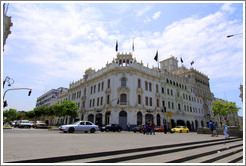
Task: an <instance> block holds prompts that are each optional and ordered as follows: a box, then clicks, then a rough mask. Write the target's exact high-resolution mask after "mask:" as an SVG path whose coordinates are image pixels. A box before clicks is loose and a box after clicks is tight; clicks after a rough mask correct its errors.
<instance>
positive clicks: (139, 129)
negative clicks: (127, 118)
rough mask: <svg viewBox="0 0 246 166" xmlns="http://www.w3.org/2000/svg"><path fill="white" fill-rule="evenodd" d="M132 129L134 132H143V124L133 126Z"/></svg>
mask: <svg viewBox="0 0 246 166" xmlns="http://www.w3.org/2000/svg"><path fill="white" fill-rule="evenodd" d="M132 131H133V132H134V133H136V132H140V133H142V125H139V126H135V127H133V128H132Z"/></svg>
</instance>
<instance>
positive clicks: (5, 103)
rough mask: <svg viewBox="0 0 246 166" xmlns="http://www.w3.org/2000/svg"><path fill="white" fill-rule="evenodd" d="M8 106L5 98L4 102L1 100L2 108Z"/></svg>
mask: <svg viewBox="0 0 246 166" xmlns="http://www.w3.org/2000/svg"><path fill="white" fill-rule="evenodd" d="M7 106H8V103H7V100H5V101H4V102H3V108H5V107H7Z"/></svg>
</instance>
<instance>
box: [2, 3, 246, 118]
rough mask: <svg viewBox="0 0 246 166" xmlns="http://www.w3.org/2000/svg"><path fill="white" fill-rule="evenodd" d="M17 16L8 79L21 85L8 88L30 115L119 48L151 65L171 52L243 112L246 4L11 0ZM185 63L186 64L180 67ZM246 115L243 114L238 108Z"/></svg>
mask: <svg viewBox="0 0 246 166" xmlns="http://www.w3.org/2000/svg"><path fill="white" fill-rule="evenodd" d="M7 15H9V16H11V17H12V22H13V26H12V27H11V31H12V33H11V34H10V35H9V37H8V39H7V42H6V45H5V51H4V54H3V57H2V60H3V61H2V62H3V74H2V77H3V79H4V78H5V77H6V76H9V77H11V78H13V79H14V80H15V83H14V84H12V86H11V87H8V86H7V85H6V86H5V88H4V91H5V90H7V89H8V88H23V87H25V88H32V89H33V90H32V95H31V96H27V94H28V91H25V90H22V91H9V92H8V93H6V97H5V99H6V100H7V101H8V107H7V109H9V108H15V109H17V110H25V111H29V110H32V109H33V108H34V107H35V104H36V99H37V97H39V96H40V95H42V94H43V93H44V92H47V91H48V90H50V89H52V88H59V87H69V83H70V82H72V81H77V80H79V79H81V78H82V77H83V74H84V71H85V70H86V69H87V68H89V67H92V68H94V69H96V70H98V69H101V68H102V67H105V65H106V63H107V62H111V61H112V60H113V58H115V57H116V53H115V42H116V40H118V41H119V51H120V52H129V51H131V46H132V40H133V39H134V44H135V52H134V56H135V57H136V59H137V60H138V61H141V60H142V62H143V63H144V65H145V66H147V65H148V66H149V67H152V66H156V62H155V61H154V59H153V58H154V56H155V52H156V50H158V52H159V59H160V61H161V60H164V59H166V58H169V57H170V56H171V55H173V56H175V57H177V58H178V59H180V57H182V59H183V60H184V65H185V66H186V67H188V68H189V67H190V61H192V60H194V62H195V63H194V65H193V67H194V68H195V69H197V70H199V71H201V72H202V73H204V74H205V75H207V76H208V77H209V78H210V88H211V91H212V92H213V93H214V95H215V97H218V98H222V99H226V100H229V101H233V102H236V103H237V106H240V107H243V103H242V101H241V99H240V98H239V94H240V91H239V86H240V84H243V75H244V73H243V67H244V64H243V61H244V58H243V55H244V52H243V51H244V50H243V49H244V48H243V45H244V37H243V36H244V35H237V36H234V37H232V38H226V36H227V35H230V34H237V33H241V32H243V20H244V18H243V4H242V3H220V2H215V3H205V2H204V3H195V2H191V3H185V2H182V3H171V2H169V3H159V2H156V3H152V2H148V3H144V2H140V3H139V2H135V3H122V2H107V3H83V2H77V3H68V2H65V3H64V2H63V3H50V2H49V3H30V2H25V3H10V4H9V9H8V13H7ZM179 65H180V63H179ZM239 115H241V116H242V115H243V111H242V110H240V111H239Z"/></svg>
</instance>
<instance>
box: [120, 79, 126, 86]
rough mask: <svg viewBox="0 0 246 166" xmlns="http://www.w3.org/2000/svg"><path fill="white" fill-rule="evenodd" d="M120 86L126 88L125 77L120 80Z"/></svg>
mask: <svg viewBox="0 0 246 166" xmlns="http://www.w3.org/2000/svg"><path fill="white" fill-rule="evenodd" d="M121 86H122V87H126V78H125V77H123V78H121Z"/></svg>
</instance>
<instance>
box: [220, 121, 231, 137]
mask: <svg viewBox="0 0 246 166" xmlns="http://www.w3.org/2000/svg"><path fill="white" fill-rule="evenodd" d="M222 127H223V129H224V134H225V138H226V139H227V138H229V137H230V136H229V134H228V133H227V130H228V127H227V125H226V124H225V123H223V124H222Z"/></svg>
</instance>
